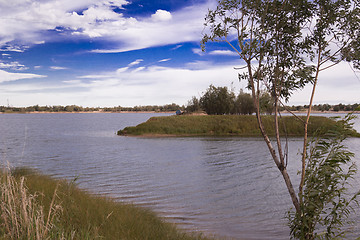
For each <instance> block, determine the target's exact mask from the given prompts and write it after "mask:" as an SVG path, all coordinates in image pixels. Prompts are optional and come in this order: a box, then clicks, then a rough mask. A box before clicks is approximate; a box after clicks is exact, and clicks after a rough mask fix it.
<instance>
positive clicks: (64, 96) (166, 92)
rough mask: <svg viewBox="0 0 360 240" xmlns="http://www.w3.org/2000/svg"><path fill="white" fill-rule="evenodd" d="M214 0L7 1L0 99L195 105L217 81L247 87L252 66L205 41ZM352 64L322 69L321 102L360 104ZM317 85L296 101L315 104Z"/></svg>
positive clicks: (1, 18) (1, 1)
mask: <svg viewBox="0 0 360 240" xmlns="http://www.w3.org/2000/svg"><path fill="white" fill-rule="evenodd" d="M215 4H216V1H213V0H154V1H142V0H133V1H130V0H11V1H9V0H0V105H5V106H7V105H10V106H16V107H25V106H32V105H41V106H42V105H48V106H55V105H73V104H75V105H79V106H84V107H113V106H124V107H131V106H136V105H137V106H139V105H142V106H144V105H165V104H170V103H176V104H179V105H186V104H187V101H188V100H190V99H191V97H192V96H196V97H200V96H201V95H202V94H203V93H204V91H206V89H207V88H208V86H209V85H210V84H213V85H215V86H227V87H229V88H232V89H234V91H235V92H239V91H240V89H241V88H243V89H244V88H245V87H246V83H245V82H239V80H238V77H237V76H238V70H236V69H235V67H241V66H242V65H244V63H243V62H242V61H241V59H239V57H238V56H237V55H236V53H235V52H233V51H232V50H231V49H230V48H229V47H228V46H226V45H224V44H208V45H207V50H206V52H202V51H201V48H200V40H201V38H202V36H203V33H204V25H203V24H204V17H205V15H206V13H207V11H208V9H214V7H215V6H216V5H215ZM359 76H360V74H359V73H354V72H353V71H352V69H351V67H350V66H349V65H348V64H347V63H343V64H340V65H338V66H337V67H336V68H332V69H330V70H328V71H324V72H323V73H322V74H321V75H320V79H319V86H318V90H317V93H316V96H315V103H330V104H337V103H346V104H349V103H356V102H358V103H359V102H360V97H359V95H360V80H359ZM309 94H310V89H309V88H306V89H304V90H303V91H299V92H297V93H295V94H294V96H293V97H292V98H291V100H290V102H289V103H288V104H290V105H292V104H295V105H299V104H301V105H302V104H308V99H309Z"/></svg>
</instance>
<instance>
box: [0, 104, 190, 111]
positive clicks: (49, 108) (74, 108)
mask: <svg viewBox="0 0 360 240" xmlns="http://www.w3.org/2000/svg"><path fill="white" fill-rule="evenodd" d="M184 109H185V107H184V106H179V105H177V104H175V103H172V104H166V105H163V106H157V105H152V106H135V107H121V106H117V107H104V108H101V107H82V106H76V105H68V106H39V105H35V106H30V107H10V106H0V112H2V113H31V112H54V113H56V112H125V111H126V112H175V111H177V110H184Z"/></svg>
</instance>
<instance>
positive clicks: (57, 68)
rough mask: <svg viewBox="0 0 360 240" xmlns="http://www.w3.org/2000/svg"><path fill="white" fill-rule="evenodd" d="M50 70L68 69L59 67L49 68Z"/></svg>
mask: <svg viewBox="0 0 360 240" xmlns="http://www.w3.org/2000/svg"><path fill="white" fill-rule="evenodd" d="M50 69H51V70H65V69H68V68H66V67H60V66H51V67H50Z"/></svg>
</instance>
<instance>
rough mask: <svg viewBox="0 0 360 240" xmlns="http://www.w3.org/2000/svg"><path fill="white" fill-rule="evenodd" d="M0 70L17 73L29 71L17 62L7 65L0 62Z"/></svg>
mask: <svg viewBox="0 0 360 240" xmlns="http://www.w3.org/2000/svg"><path fill="white" fill-rule="evenodd" d="M0 68H5V69H12V70H18V71H22V70H26V69H29V68H28V67H25V65H23V64H20V63H19V62H8V63H4V62H0Z"/></svg>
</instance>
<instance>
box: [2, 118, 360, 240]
mask: <svg viewBox="0 0 360 240" xmlns="http://www.w3.org/2000/svg"><path fill="white" fill-rule="evenodd" d="M160 115H167V114H150V113H104V114H102V113H95V114H92V113H85V114H1V115H0V136H1V137H0V141H1V145H0V153H1V163H2V164H5V165H6V164H7V163H8V162H9V164H10V165H11V166H26V167H31V168H35V169H38V170H40V171H41V172H42V173H45V174H48V175H51V176H54V177H57V178H67V179H70V180H71V179H74V178H78V180H77V183H78V184H79V186H80V187H81V188H84V189H87V190H89V191H91V192H93V193H99V194H104V195H108V196H111V197H113V198H114V199H116V200H118V201H126V202H133V203H136V204H140V205H143V206H145V207H149V208H151V209H153V210H155V211H156V212H157V213H159V215H161V216H163V217H164V218H166V219H167V220H168V221H172V222H175V223H178V224H179V225H180V227H182V228H184V229H186V230H190V231H201V232H204V233H206V234H214V235H216V236H220V237H229V238H234V239H277V240H280V239H289V230H288V227H287V226H286V223H287V220H286V219H285V218H284V217H285V215H286V212H287V210H288V209H289V207H291V202H290V198H289V196H288V193H287V190H286V187H285V184H284V182H283V179H282V177H281V175H280V173H279V171H278V170H277V168H276V167H275V164H274V162H273V161H272V159H271V158H270V156H269V153H268V150H267V147H266V145H265V143H264V142H263V141H262V140H261V139H260V138H236V137H226V138H220V137H196V138H191V137H186V138H135V137H123V136H117V135H116V134H115V133H116V131H117V130H119V129H122V128H124V127H126V126H133V125H137V124H138V123H141V122H144V121H146V120H147V119H148V118H150V117H151V116H160ZM355 127H356V129H357V130H358V131H360V120H359V119H358V120H356V123H355ZM346 144H347V145H348V147H349V148H350V150H352V151H353V152H355V153H356V161H357V165H358V166H359V167H360V139H355V138H351V139H348V140H347V142H346ZM300 146H301V140H300V139H297V138H293V139H290V142H289V149H290V157H289V166H288V169H289V172H290V174H291V175H292V178H293V182H294V184H295V183H297V182H298V181H297V179H298V176H297V175H296V171H297V169H298V167H299V166H300V162H299V158H300V156H299V155H298V152H299V150H298V149H299V147H300ZM359 183H360V177H359V174H358V175H357V177H356V179H355V180H354V184H353V186H354V189H356V188H359V186H360V184H359ZM352 217H353V219H354V220H355V221H358V222H360V219H359V217H357V216H352ZM359 225H360V224H359ZM359 225H357V224H355V225H354V226H351V228H352V229H353V230H354V231H355V233H354V234H353V235H350V236H349V237H350V238H349V239H351V238H353V237H354V236H358V235H360V226H359Z"/></svg>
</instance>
